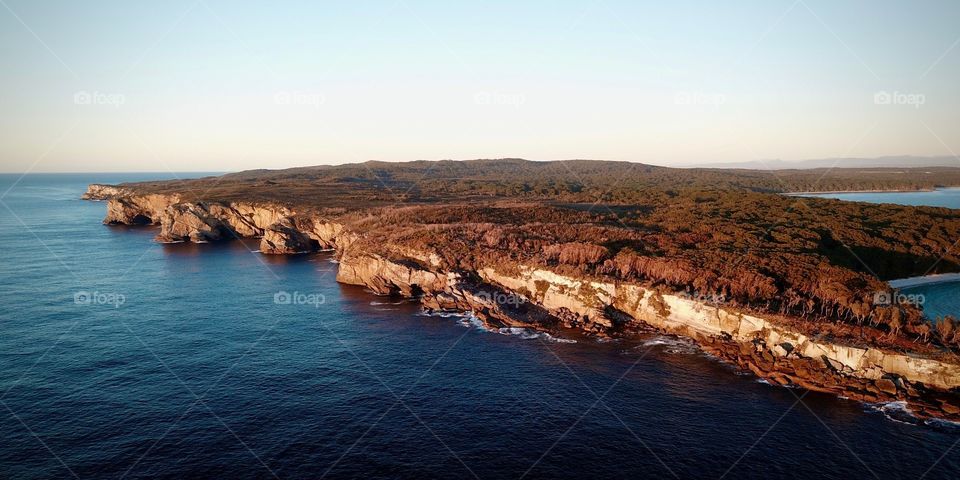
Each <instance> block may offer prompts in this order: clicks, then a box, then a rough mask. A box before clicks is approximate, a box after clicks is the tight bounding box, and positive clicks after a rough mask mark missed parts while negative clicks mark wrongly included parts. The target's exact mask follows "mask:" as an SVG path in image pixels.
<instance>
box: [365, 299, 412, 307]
mask: <svg viewBox="0 0 960 480" xmlns="http://www.w3.org/2000/svg"><path fill="white" fill-rule="evenodd" d="M402 303H404V301H403V300H400V301H399V302H378V301H376V300H374V301H372V302H370V305H374V306H376V305H400V304H402Z"/></svg>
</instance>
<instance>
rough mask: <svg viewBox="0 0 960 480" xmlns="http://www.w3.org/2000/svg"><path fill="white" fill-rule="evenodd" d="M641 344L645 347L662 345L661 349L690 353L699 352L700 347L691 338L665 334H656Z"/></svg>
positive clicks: (668, 351)
mask: <svg viewBox="0 0 960 480" xmlns="http://www.w3.org/2000/svg"><path fill="white" fill-rule="evenodd" d="M643 346H644V347H647V348H652V347H657V346H662V347H663V351H665V352H667V353H673V354H681V355H692V354H696V353H701V350H700V347H698V346H697V344H696V343H694V342H693V340H689V339H686V338H682V337H671V336H666V335H657V336H656V337H653V338H651V339H649V340H647V341H645V342H643Z"/></svg>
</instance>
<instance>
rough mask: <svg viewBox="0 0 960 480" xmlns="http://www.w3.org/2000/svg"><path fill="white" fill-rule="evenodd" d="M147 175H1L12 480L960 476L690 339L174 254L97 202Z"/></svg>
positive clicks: (6, 467) (859, 411)
mask: <svg viewBox="0 0 960 480" xmlns="http://www.w3.org/2000/svg"><path fill="white" fill-rule="evenodd" d="M149 177H151V176H148V175H143V174H138V175H126V176H123V175H31V176H27V177H26V178H24V179H22V181H19V183H17V184H16V185H15V186H13V188H10V187H11V185H12V184H13V183H14V182H15V181H16V180H17V176H0V183H2V188H0V192H6V193H5V194H3V197H2V204H0V247H2V252H3V255H4V258H3V260H2V261H0V287H2V289H0V302H2V309H0V435H2V437H0V438H2V440H0V478H4V479H7V478H71V477H76V478H84V479H85V478H108V479H120V478H131V479H132V478H171V479H172V478H212V477H217V478H231V479H232V478H282V479H287V478H311V479H319V478H481V479H487V478H512V479H517V478H524V477H525V478H684V479H685V478H712V479H718V478H723V477H724V476H725V478H757V479H771V478H799V477H802V478H836V479H844V480H849V479H853V478H884V479H886V478H912V479H915V478H920V477H923V478H957V477H958V476H960V447H957V448H953V447H954V446H955V445H956V443H957V442H958V441H960V433H958V432H957V431H956V429H955V428H954V427H952V426H950V425H941V424H933V425H923V424H920V425H916V424H913V423H910V422H907V423H904V422H902V421H895V420H893V419H891V417H892V418H900V417H899V416H897V415H895V414H896V409H895V408H887V410H888V411H886V412H884V411H881V410H879V409H877V408H872V407H869V406H864V405H860V404H857V403H854V402H850V401H846V400H843V399H838V398H834V397H831V396H826V395H820V394H814V393H805V392H803V391H800V390H788V389H783V388H774V387H770V386H767V385H764V384H761V383H758V382H757V380H756V379H755V378H754V377H752V376H749V375H737V374H735V372H734V371H733V370H731V369H730V368H728V367H726V366H723V365H721V364H719V363H717V362H716V361H714V360H712V359H711V358H709V357H707V356H705V355H703V354H701V353H698V352H697V351H696V350H695V349H692V348H690V347H689V346H688V345H685V344H683V343H678V342H676V341H673V340H671V339H668V338H659V337H654V338H652V339H650V340H648V341H647V342H645V343H643V344H639V345H626V344H616V343H606V344H600V343H594V342H583V341H582V342H580V343H559V342H556V341H551V340H550V339H547V338H543V337H539V338H526V337H527V336H524V335H501V334H498V333H494V332H487V331H483V330H480V329H478V328H476V327H474V326H471V325H470V324H469V322H465V321H463V320H462V319H460V320H458V319H457V318H441V317H425V316H420V315H418V309H417V307H416V306H415V305H413V304H409V303H399V304H391V302H389V301H385V299H382V298H377V297H373V296H371V295H369V294H368V293H366V292H365V291H364V290H363V289H360V288H355V287H349V286H342V285H338V284H337V283H336V282H335V281H334V276H335V273H336V272H335V269H336V265H335V264H333V263H331V261H330V258H329V256H327V255H324V254H320V255H311V256H298V257H266V256H261V255H259V254H256V253H252V252H251V250H255V249H256V245H255V244H249V245H244V244H243V243H240V242H233V243H228V244H218V245H212V244H211V245H186V244H183V245H159V244H156V243H154V242H153V241H152V236H153V235H154V234H155V231H154V230H152V229H151V228H120V227H107V226H104V225H101V224H100V220H101V219H102V217H103V215H104V208H105V207H104V205H103V204H102V203H95V202H83V201H80V200H79V199H78V197H79V196H80V194H81V193H82V192H83V191H84V188H85V186H86V184H87V183H90V182H117V181H122V180H136V179H145V178H149ZM8 189H9V191H8ZM280 291H287V292H291V293H292V292H297V293H299V294H301V298H308V297H307V295H315V296H314V297H312V298H315V299H320V298H321V297H320V295H322V296H323V299H324V300H325V301H324V303H322V304H317V305H310V304H303V305H293V304H290V305H285V304H277V303H275V302H274V295H275V294H276V293H277V292H280ZM78 292H81V295H80V297H81V298H79V300H80V303H79V304H78V303H76V300H77V299H75V296H76V295H77V294H78ZM82 292H87V295H84V294H83V293H82ZM121 296H122V297H121ZM121 300H122V302H121ZM900 420H904V419H903V418H900ZM907 420H909V419H907Z"/></svg>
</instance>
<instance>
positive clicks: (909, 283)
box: [887, 273, 960, 288]
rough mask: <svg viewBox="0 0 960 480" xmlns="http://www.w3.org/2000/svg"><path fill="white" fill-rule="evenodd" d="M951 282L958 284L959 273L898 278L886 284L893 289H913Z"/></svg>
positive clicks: (959, 280)
mask: <svg viewBox="0 0 960 480" xmlns="http://www.w3.org/2000/svg"><path fill="white" fill-rule="evenodd" d="M951 282H960V273H934V274H932V275H922V276H919V277H909V278H898V279H896V280H890V281H889V282H887V283H889V284H890V286H891V287H893V288H913V287H920V286H925V285H935V284H938V283H951Z"/></svg>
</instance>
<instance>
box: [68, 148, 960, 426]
mask: <svg viewBox="0 0 960 480" xmlns="http://www.w3.org/2000/svg"><path fill="white" fill-rule="evenodd" d="M505 162H507V163H504V164H499V165H498V166H499V167H500V168H501V169H509V167H510V165H512V163H510V162H515V161H505ZM631 165H635V164H631ZM482 166H484V167H486V166H489V165H482ZM566 167H567V168H571V166H570V165H567V166H566ZM398 168H399V167H398ZM433 168H437V169H441V168H442V167H437V166H435V167H433ZM524 168H526V167H524ZM572 168H574V170H572V171H573V173H572V174H570V173H569V172H567V173H566V174H565V173H564V172H559V174H560V175H563V176H565V177H568V178H570V177H572V178H579V177H581V176H586V177H589V176H590V172H589V171H582V172H581V171H580V170H579V169H581V168H585V167H582V166H580V165H576V166H573V167H572ZM630 168H631V172H633V170H632V169H633V168H635V167H630ZM367 169H368V170H370V171H371V172H373V173H374V175H373V178H371V177H370V176H364V175H362V174H359V175H358V174H357V173H356V172H357V170H352V171H349V170H348V171H344V170H337V169H335V168H330V169H328V168H320V169H318V170H317V171H303V170H301V169H294V170H299V171H284V172H286V173H284V175H291V177H289V178H285V177H280V178H278V177H277V176H276V175H277V172H266V173H265V172H243V173H241V174H234V175H233V176H229V175H228V176H225V177H222V178H220V179H217V180H216V182H217V183H215V184H213V183H210V182H212V181H211V180H198V181H197V182H196V183H191V182H190V181H178V182H150V183H143V184H125V185H120V186H111V185H96V184H95V185H90V187H89V189H88V191H87V193H86V194H85V195H84V198H85V199H89V200H103V201H106V203H107V213H106V217H105V218H104V223H106V224H123V225H155V226H158V227H159V231H158V233H157V235H156V240H157V241H160V242H214V241H222V240H230V239H236V238H259V241H260V246H259V250H260V252H261V253H263V254H302V253H310V252H317V251H321V250H333V251H334V254H335V255H336V258H337V260H338V261H339V270H338V273H337V280H338V281H339V282H342V283H346V284H353V285H361V286H365V287H367V288H369V289H370V290H372V291H373V292H375V293H377V294H382V295H396V296H403V297H409V298H416V299H419V301H420V302H421V303H422V304H423V306H424V308H425V309H429V310H433V311H469V312H472V313H473V314H474V315H475V316H476V317H477V318H478V319H479V320H480V321H482V322H484V323H485V324H486V325H488V326H490V327H491V328H501V327H522V328H531V329H537V330H542V331H546V332H550V333H553V334H557V333H559V334H561V335H569V336H578V337H593V338H616V339H621V340H622V341H627V342H629V341H631V340H632V339H635V338H638V336H639V335H641V334H643V333H644V332H649V331H651V330H656V331H659V332H664V333H668V334H674V335H680V336H684V337H688V338H690V339H693V340H695V341H696V342H697V343H698V344H699V345H700V346H701V347H702V348H703V349H704V350H705V351H707V352H709V353H711V354H713V355H715V356H717V357H718V358H720V359H722V360H724V361H727V362H729V363H732V364H734V365H736V366H737V367H739V368H741V369H743V370H748V371H750V372H752V373H753V374H755V375H757V376H758V377H761V378H764V379H766V380H767V381H769V382H770V383H773V384H778V385H784V386H797V387H802V388H806V389H811V390H817V391H824V392H831V393H835V394H837V395H842V396H845V397H849V398H852V399H856V400H860V401H864V402H890V401H906V402H907V403H908V404H909V405H910V407H911V409H912V410H913V411H914V412H916V414H918V415H920V416H931V417H940V418H946V419H951V420H960V357H958V355H957V349H956V346H955V344H954V343H953V341H954V340H956V339H955V336H956V335H954V334H953V333H951V332H952V331H951V332H947V333H942V332H941V333H937V332H939V330H934V328H933V327H930V326H929V325H930V323H929V322H927V321H926V320H920V318H921V312H920V311H919V310H918V309H917V308H916V307H915V306H911V305H902V306H901V305H874V304H872V303H870V299H871V297H872V295H873V294H874V293H875V292H877V291H884V289H885V288H886V285H885V283H884V282H883V281H882V279H879V278H876V277H875V276H874V274H873V273H871V272H867V271H866V270H874V271H876V272H880V273H879V275H881V276H887V277H891V278H896V277H903V276H909V275H910V274H911V273H914V272H916V271H918V270H920V269H922V268H925V266H924V262H923V261H924V260H926V259H928V258H934V257H937V256H942V259H941V261H940V262H938V263H939V264H940V267H939V268H940V270H941V271H950V270H951V269H955V268H956V266H957V263H956V260H957V259H956V257H954V256H953V255H952V254H951V253H950V252H949V250H948V248H949V244H950V243H951V242H953V241H955V240H956V238H958V237H957V233H958V232H960V221H958V219H957V216H956V214H955V212H953V211H949V210H947V209H924V208H919V209H918V208H914V207H902V208H901V207H895V206H890V207H889V208H887V209H881V208H880V207H877V206H868V207H865V206H860V207H856V208H855V209H853V210H848V209H849V208H850V207H847V206H844V205H843V204H842V202H834V201H825V200H813V201H810V205H813V206H812V207H810V206H809V205H807V206H806V208H809V209H811V211H812V213H810V215H813V216H817V215H824V216H827V215H829V217H826V218H828V220H827V221H826V222H824V223H825V224H817V225H816V226H811V225H810V224H800V223H796V224H794V223H792V222H793V221H794V220H796V219H798V218H806V217H801V216H800V215H801V214H803V212H802V211H800V209H801V208H802V207H800V206H797V205H795V204H793V203H784V202H792V201H791V200H788V199H787V198H788V197H785V196H783V195H776V194H773V193H770V192H766V191H762V190H764V188H765V187H762V185H761V187H756V188H754V187H750V188H742V185H743V184H744V183H746V184H748V186H749V182H750V180H749V179H750V178H753V177H751V176H747V177H734V178H732V179H729V180H725V181H726V182H727V183H722V182H721V184H720V185H714V184H713V183H711V182H714V183H715V182H718V180H716V179H717V178H721V179H722V178H723V177H722V175H721V174H717V173H713V172H711V173H709V175H707V177H708V180H707V182H708V183H707V185H706V186H695V187H694V188H690V187H689V184H690V183H691V182H693V181H692V180H689V179H687V180H685V179H684V177H683V176H682V175H680V174H678V175H680V176H678V177H677V178H679V180H670V178H669V177H668V178H667V180H664V179H663V178H660V179H658V184H657V188H656V189H651V190H650V192H646V193H644V195H645V196H644V197H642V198H607V199H606V200H603V196H602V195H600V196H598V197H595V198H599V199H601V200H602V203H599V204H598V203H596V202H595V203H593V204H590V203H587V202H585V201H584V200H589V199H590V193H591V189H592V188H593V185H592V184H591V183H590V182H589V181H586V182H582V183H580V184H579V186H576V185H575V186H569V185H568V186H566V187H564V188H565V190H561V191H545V192H536V190H537V189H541V188H543V187H542V186H540V185H539V184H538V183H537V179H536V178H529V175H527V176H526V177H525V176H524V175H526V174H524V173H523V172H521V173H520V174H517V175H514V176H513V177H514V178H513V183H510V182H505V184H503V185H497V186H496V187H494V190H493V193H488V192H486V191H484V190H481V191H480V192H479V193H478V191H476V190H475V189H473V188H472V187H468V188H470V192H471V193H470V194H469V195H464V194H463V191H461V190H458V188H460V187H463V183H464V181H465V180H464V179H463V177H462V176H460V173H462V172H459V173H458V174H457V175H451V176H450V178H453V177H456V178H454V179H452V180H447V181H446V182H445V183H443V184H442V185H439V186H438V185H430V184H426V183H424V182H423V181H419V180H414V181H412V182H411V185H412V186H411V187H410V188H406V187H407V186H408V185H407V184H405V183H403V182H402V181H398V177H400V175H398V174H397V172H389V173H390V174H389V175H385V174H379V175H378V174H377V170H376V169H370V168H367ZM401 173H402V172H401ZM578 173H581V174H582V175H577V174H578ZM647 173H649V172H647ZM668 173H669V172H668ZM954 173H956V172H954ZM497 175H498V176H499V175H507V176H509V175H510V174H509V172H507V173H503V172H500V173H498V174H497ZM641 175H642V174H641ZM658 175H661V176H662V175H666V174H664V173H659V174H658ZM684 175H685V174H684ZM750 175H753V174H750ZM436 177H439V178H448V177H444V176H443V175H442V174H438V175H435V176H434V177H431V178H434V179H435V178H436ZM620 177H621V179H622V178H623V176H622V175H620ZM757 178H759V177H757ZM874 178H876V177H874ZM958 178H960V177H958ZM291 179H299V180H291ZM304 179H305V180H304ZM476 180H477V178H472V179H467V180H466V181H476ZM880 180H883V179H880ZM765 181H766V180H764V182H765ZM807 181H808V180H803V182H807ZM884 181H885V180H884ZM205 182H206V183H205ZM298 182H299V183H298ZM377 183H379V184H380V185H378V184H377ZM481 183H482V182H481ZM549 183H550V184H552V185H556V182H555V181H552V180H550V181H549ZM694 183H695V182H694ZM758 183H762V182H758ZM734 184H736V185H739V186H738V187H736V188H734V187H730V185H734ZM291 185H293V187H291ZM331 185H333V186H334V187H337V188H339V190H340V191H335V190H336V188H331ZM763 185H765V184H763ZM835 185H836V183H833V182H828V183H827V184H825V188H833V186H835ZM711 186H712V187H711ZM803 187H806V189H809V185H808V184H806V183H804V184H802V185H801V186H800V188H803ZM291 188H294V189H295V191H291V190H290V189H291ZM404 188H406V190H403V189H404ZM731 188H733V191H734V192H735V193H734V195H735V198H733V199H732V200H731V201H730V202H729V203H728V202H726V201H724V199H723V198H721V195H724V193H722V192H729V191H731ZM285 189H286V190H285ZM394 190H398V191H394ZM531 190H534V194H532V195H528V194H527V193H528V192H529V191H531ZM197 191H201V192H203V193H202V194H197V193H196V192H197ZM502 191H505V192H506V193H503V192H502ZM612 191H614V192H615V193H614V195H617V193H616V192H617V190H612ZM278 192H279V193H278ZM624 195H627V194H624ZM391 196H392V197H394V200H393V201H391V199H390V197H391ZM357 199H362V201H357ZM657 200H662V202H663V205H662V206H661V205H659V204H656V203H655V202H656V201H657ZM598 205H600V207H598ZM745 206H747V207H749V208H746V207H745ZM595 209H597V210H604V212H603V213H599V212H595V211H593V210H595ZM771 212H776V214H777V215H779V216H780V217H778V218H775V219H773V218H766V217H765V215H766V216H767V217H769V216H770V215H772V213H771ZM838 212H840V213H838ZM870 215H872V216H871V217H870V218H868V219H866V220H860V223H857V224H856V227H857V228H853V229H851V227H850V222H851V220H850V219H852V218H866V217H867V216H870ZM901 215H908V216H911V218H912V220H911V221H912V222H913V223H916V221H917V220H931V221H932V222H939V223H937V224H934V225H931V224H927V225H925V226H923V227H913V228H912V229H910V230H909V231H907V232H906V233H905V234H904V235H905V236H904V239H903V240H901V239H900V238H894V236H893V235H891V234H888V229H889V230H890V231H892V230H895V229H898V228H901V227H900V224H899V223H897V222H898V218H899V216H901ZM675 218H681V219H682V220H683V221H682V222H681V223H684V222H685V223H684V224H683V225H680V226H677V225H675V224H674V223H673V219H675ZM817 220H818V222H823V220H822V219H820V218H818V219H817ZM835 221H836V222H840V223H842V224H843V227H841V226H839V225H838V226H836V227H834V226H833V222H835ZM797 222H799V220H797ZM756 224H759V228H757V229H746V228H745V227H744V225H756ZM738 229H739V230H738ZM844 250H850V251H851V252H853V255H852V257H856V256H857V252H859V253H860V255H862V256H866V253H865V252H873V255H874V258H871V260H873V262H874V263H873V264H872V265H873V268H869V267H867V268H858V266H857V265H856V259H853V258H846V257H844V256H843V255H842V254H843V253H844V252H843V251H844ZM897 262H904V264H905V265H906V266H904V265H900V264H898V263H897ZM777 266H782V268H783V271H782V272H777V271H775V269H776V268H777ZM788 270H790V271H788ZM793 270H797V271H796V272H793ZM949 321H952V320H949ZM924 324H926V325H928V326H927V327H924V326H923V325H924ZM951 325H952V324H951ZM943 328H947V327H943Z"/></svg>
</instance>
